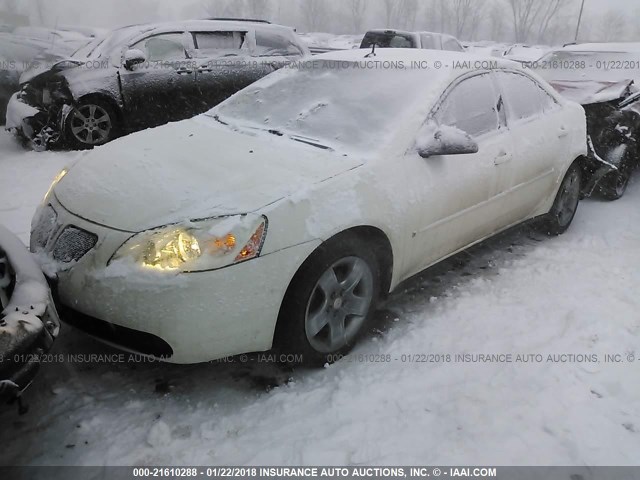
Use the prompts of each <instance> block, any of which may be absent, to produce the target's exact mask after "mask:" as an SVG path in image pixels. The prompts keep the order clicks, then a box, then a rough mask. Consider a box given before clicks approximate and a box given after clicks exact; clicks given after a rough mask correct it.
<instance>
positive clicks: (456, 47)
mask: <svg viewBox="0 0 640 480" xmlns="http://www.w3.org/2000/svg"><path fill="white" fill-rule="evenodd" d="M442 49H443V50H449V51H451V52H464V48H463V47H462V45H460V44H459V43H458V42H457V41H455V40H454V39H452V38H447V39H446V40H445V41H444V45H443V47H442Z"/></svg>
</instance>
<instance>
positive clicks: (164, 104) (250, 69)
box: [7, 20, 308, 148]
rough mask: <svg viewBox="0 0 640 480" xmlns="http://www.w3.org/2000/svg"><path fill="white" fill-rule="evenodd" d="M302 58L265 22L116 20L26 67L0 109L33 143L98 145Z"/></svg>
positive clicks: (291, 37) (288, 34)
mask: <svg viewBox="0 0 640 480" xmlns="http://www.w3.org/2000/svg"><path fill="white" fill-rule="evenodd" d="M306 55H308V49H307V48H306V47H305V46H304V45H303V44H302V42H301V41H300V40H299V39H298V37H297V35H296V34H295V32H294V31H293V30H292V29H291V28H288V27H284V26H280V25H272V24H268V23H264V22H252V21H227V20H220V21H212V20H192V21H184V22H172V23H163V24H155V25H135V26H129V27H124V28H121V29H118V30H114V31H113V32H111V34H110V35H108V36H107V37H106V38H103V39H100V40H96V41H94V42H91V43H90V44H89V45H87V46H86V47H83V48H81V49H80V50H78V51H77V52H76V53H74V54H73V55H72V57H71V58H70V59H68V60H64V61H61V62H57V63H56V64H54V65H47V66H42V65H40V66H39V67H35V68H33V69H32V70H30V71H27V72H25V73H24V74H23V76H22V78H21V91H20V92H19V93H18V94H16V95H14V97H13V98H12V99H11V101H10V103H9V106H8V109H7V128H8V129H10V130H15V131H16V132H18V133H19V134H21V135H23V136H24V137H26V138H28V139H30V140H31V141H32V144H33V146H34V147H36V148H47V147H49V146H51V145H56V144H62V145H68V146H71V147H74V148H87V147H92V146H95V145H102V144H104V143H106V142H109V141H110V140H112V139H113V138H115V137H116V136H118V135H122V134H126V133H129V132H132V131H136V130H141V129H144V128H149V127H154V126H158V125H162V124H164V123H167V122H170V121H175V120H182V119H185V118H188V117H192V116H194V115H197V114H199V113H202V112H205V111H207V110H208V109H210V108H212V107H213V106H215V105H216V104H218V103H220V102H221V101H223V100H225V99H226V98H228V97H229V96H231V95H232V94H234V93H235V92H237V91H239V90H241V89H242V88H244V87H246V86H247V85H249V84H251V83H253V82H254V81H256V80H258V79H260V78H262V77H264V76H265V75H267V74H269V73H271V72H273V71H274V70H276V69H277V68H279V67H281V66H283V65H285V64H286V63H288V62H291V61H294V60H297V59H300V58H302V57H303V56H306ZM25 104H26V105H25ZM25 107H26V108H25Z"/></svg>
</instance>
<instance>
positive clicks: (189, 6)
mask: <svg viewBox="0 0 640 480" xmlns="http://www.w3.org/2000/svg"><path fill="white" fill-rule="evenodd" d="M11 1H18V2H21V5H22V8H23V9H24V8H26V9H29V5H31V10H33V5H34V4H35V3H36V2H37V1H38V0H0V8H1V5H2V3H3V2H11ZM41 1H42V3H43V4H44V5H45V6H46V7H45V10H46V12H47V15H46V16H47V19H46V22H47V23H48V24H50V25H53V24H56V23H60V24H73V23H75V24H84V25H89V26H99V27H115V26H119V25H124V24H131V23H138V22H144V21H157V20H164V19H167V20H168V19H171V18H185V16H202V15H204V10H203V9H202V7H201V5H202V3H203V2H204V1H206V0H41ZM305 1H306V0H272V5H273V8H272V13H271V15H270V18H275V20H278V21H280V22H282V23H288V24H292V26H295V27H298V28H300V29H301V30H304V29H305V26H306V25H305V24H304V23H305V22H304V19H303V18H304V17H303V16H302V15H301V14H300V11H299V10H300V9H296V8H295V5H293V8H292V4H294V3H295V2H305ZM424 1H425V3H423V5H426V4H427V3H426V2H427V0H424ZM477 1H478V4H483V3H488V2H489V1H491V0H477ZM493 1H497V2H502V4H503V5H504V21H505V22H506V23H507V24H510V23H509V22H511V21H512V20H511V12H510V9H509V8H508V6H507V4H508V0H493ZM573 1H574V2H575V7H573V8H571V9H570V10H568V11H565V14H564V15H565V18H564V19H563V21H562V22H563V25H562V27H563V28H565V30H567V32H568V31H570V30H573V29H574V25H575V23H574V22H575V20H576V19H577V17H578V11H579V5H580V0H573ZM419 2H420V3H422V1H421V0H419ZM378 4H379V5H380V4H381V2H378ZM331 5H333V7H331V8H333V9H336V8H338V9H340V10H341V11H340V13H337V14H335V15H334V16H333V17H332V19H331V20H330V21H328V22H325V26H324V28H325V30H332V28H333V32H334V33H347V32H346V31H344V30H345V28H347V29H348V28H349V27H345V25H344V24H345V19H344V16H345V11H346V10H345V7H346V5H347V3H346V2H345V0H341V1H339V2H332V3H331ZM335 5H338V7H336V6H335ZM369 5H371V7H369ZM374 5H375V2H373V1H371V3H369V4H368V8H369V13H368V15H369V18H367V20H366V21H365V22H363V27H362V28H363V29H364V30H366V29H367V28H371V27H380V26H383V25H380V21H379V19H380V18H383V17H382V15H381V14H378V16H377V17H376V16H375V15H371V11H372V10H371V9H373V8H375V7H374ZM278 6H280V8H279V9H278ZM378 8H379V7H378ZM147 10H148V12H147ZM275 10H279V12H280V15H278V14H277V13H275V12H274V11H275ZM296 10H298V12H297V14H296V13H292V12H293V11H296ZM574 10H575V12H574ZM612 10H614V11H618V12H620V13H623V14H624V17H625V18H624V21H625V22H626V28H625V30H626V32H625V35H626V37H625V38H620V39H618V38H609V37H607V38H606V40H613V39H616V40H638V41H640V38H635V37H632V36H633V35H636V36H637V35H640V33H637V32H640V18H636V17H637V15H636V14H637V13H638V12H640V0H585V31H589V32H593V31H597V30H603V29H607V30H616V28H615V27H614V28H611V27H610V25H611V23H607V24H606V27H605V26H604V25H599V22H600V23H602V22H603V18H604V16H605V15H606V13H607V12H609V11H612ZM191 12H193V13H191ZM423 12H424V9H423ZM423 16H424V13H423ZM340 21H342V22H343V24H342V25H340ZM484 22H485V23H488V20H486V19H485V20H484ZM370 23H375V25H370ZM567 23H568V24H569V25H570V27H569V28H566V27H565V26H566V25H567ZM589 24H591V27H592V28H589ZM421 26H422V27H423V28H424V27H425V26H426V25H421ZM349 33H361V32H349ZM449 33H451V32H449ZM567 35H568V33H567ZM612 35H613V36H614V37H615V35H616V33H615V32H614V33H613V34H612ZM486 36H487V35H486V32H485V33H484V37H486ZM478 39H480V38H478ZM482 39H488V38H482ZM561 40H564V39H561ZM598 40H601V41H603V40H604V39H602V38H600V39H598Z"/></svg>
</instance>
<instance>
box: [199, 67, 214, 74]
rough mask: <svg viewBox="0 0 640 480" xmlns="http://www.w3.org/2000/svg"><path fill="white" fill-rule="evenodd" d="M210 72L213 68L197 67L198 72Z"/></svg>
mask: <svg viewBox="0 0 640 480" xmlns="http://www.w3.org/2000/svg"><path fill="white" fill-rule="evenodd" d="M210 72H213V68H210V67H200V68H198V73H210Z"/></svg>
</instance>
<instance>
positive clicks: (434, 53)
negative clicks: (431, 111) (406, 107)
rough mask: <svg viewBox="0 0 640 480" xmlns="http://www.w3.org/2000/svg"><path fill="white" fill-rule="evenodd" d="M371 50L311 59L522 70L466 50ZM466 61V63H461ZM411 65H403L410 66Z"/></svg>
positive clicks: (450, 67) (327, 54) (319, 56)
mask: <svg viewBox="0 0 640 480" xmlns="http://www.w3.org/2000/svg"><path fill="white" fill-rule="evenodd" d="M370 53H371V51H370V50H369V49H354V50H340V51H336V52H329V53H325V54H322V55H317V56H315V57H313V60H316V59H320V60H335V61H347V62H362V61H367V60H369V61H371V60H373V61H377V62H381V61H382V62H394V61H395V62H398V61H403V62H414V61H415V62H428V63H429V66H430V68H434V67H435V63H436V62H440V67H439V70H441V71H446V70H450V71H451V72H453V71H456V72H459V73H464V71H465V70H468V71H471V70H475V69H477V67H476V65H475V64H476V62H477V61H480V62H485V61H486V62H491V65H495V66H496V67H498V68H499V67H502V68H510V69H515V70H522V68H521V67H520V65H519V64H518V63H517V62H514V61H512V60H508V59H503V58H497V57H490V56H488V55H476V54H471V53H467V52H451V51H447V50H428V49H420V48H379V49H376V51H375V57H367V55H369V54H370ZM454 62H455V64H454ZM462 62H467V63H468V64H464V65H463V64H462ZM410 67H411V65H408V66H407V65H405V68H410Z"/></svg>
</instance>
